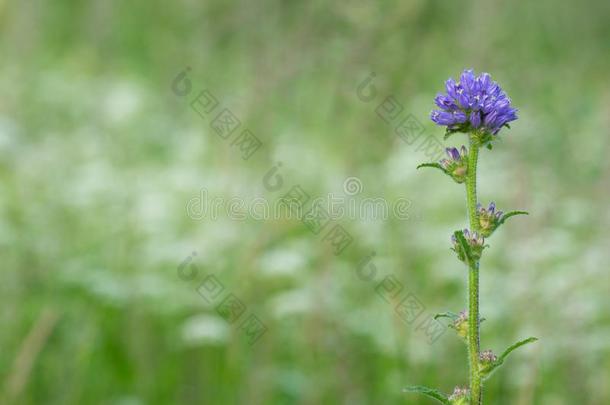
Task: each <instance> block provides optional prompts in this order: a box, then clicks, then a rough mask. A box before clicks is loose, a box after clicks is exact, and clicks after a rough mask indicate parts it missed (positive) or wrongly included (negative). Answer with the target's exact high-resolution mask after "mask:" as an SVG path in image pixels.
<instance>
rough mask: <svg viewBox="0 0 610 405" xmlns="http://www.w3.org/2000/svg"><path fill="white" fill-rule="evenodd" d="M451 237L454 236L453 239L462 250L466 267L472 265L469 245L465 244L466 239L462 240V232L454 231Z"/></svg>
mask: <svg viewBox="0 0 610 405" xmlns="http://www.w3.org/2000/svg"><path fill="white" fill-rule="evenodd" d="M453 235H455V238H456V239H457V241H458V243H459V245H460V247H461V248H462V251H463V252H464V254H465V256H466V263H467V264H468V265H471V264H472V263H473V260H472V250H471V249H470V245H469V244H468V242H466V238H464V233H463V232H462V231H455V232H454V233H453Z"/></svg>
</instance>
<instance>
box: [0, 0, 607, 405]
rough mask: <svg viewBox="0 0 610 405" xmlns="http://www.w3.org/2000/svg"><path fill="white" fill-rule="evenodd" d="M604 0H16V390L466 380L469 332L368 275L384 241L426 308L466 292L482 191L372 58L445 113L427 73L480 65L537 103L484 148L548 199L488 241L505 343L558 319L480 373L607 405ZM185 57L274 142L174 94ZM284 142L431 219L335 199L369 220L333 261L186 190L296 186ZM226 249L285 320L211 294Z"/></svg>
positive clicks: (9, 94) (157, 391) (297, 154)
mask: <svg viewBox="0 0 610 405" xmlns="http://www.w3.org/2000/svg"><path fill="white" fill-rule="evenodd" d="M609 17H610V4H609V3H608V2H602V1H588V2H585V3H583V4H579V3H561V4H558V3H556V2H551V1H550V0H541V1H538V2H523V1H516V2H483V1H469V2H440V1H409V2H398V1H380V2H359V1H355V2H348V3H334V4H329V3H327V2H322V1H317V0H314V1H310V2H284V1H260V2H256V3H253V2H246V1H237V2H222V1H208V2H205V3H198V2H195V1H192V0H181V1H177V2H173V3H171V4H168V3H165V2H160V1H149V2H137V1H136V2H120V1H91V2H77V1H57V2H42V1H40V0H38V1H30V2H0V30H1V33H2V35H1V37H0V52H1V53H0V54H1V55H2V58H1V59H0V72H1V73H0V88H1V89H2V95H3V96H2V97H1V98H0V187H1V188H0V210H1V213H2V214H1V216H0V221H1V222H0V252H1V254H2V256H1V258H2V265H3V266H2V267H3V271H2V273H1V279H0V281H1V282H0V291H1V297H2V298H1V302H0V305H1V307H2V308H3V310H2V312H1V316H0V325H1V326H0V345H1V347H2V348H3V350H2V351H1V353H0V373H1V375H2V381H3V387H2V388H1V389H2V392H3V398H4V402H6V403H15V404H38V403H44V404H73V403H74V404H76V403H79V404H80V403H91V404H167V403H177V404H187V403H188V404H191V403H205V404H231V403H248V404H263V403H274V404H275V403H277V404H288V403H299V404H318V403H324V404H325V403H349V404H367V403H404V404H419V403H422V404H423V403H428V402H425V399H422V398H418V397H413V396H406V395H405V394H402V393H401V389H402V387H404V386H406V385H410V384H426V385H430V386H437V387H439V388H441V389H442V390H444V391H448V392H450V391H451V390H452V388H453V386H454V385H463V384H466V382H467V381H466V379H467V372H466V369H465V364H466V363H465V350H464V348H463V346H462V345H461V344H460V343H459V342H457V340H456V339H454V337H453V336H451V333H450V332H449V333H446V334H445V335H443V337H442V338H441V339H440V340H439V341H438V342H436V343H435V344H434V345H433V346H430V345H428V343H427V342H426V339H425V336H424V335H423V334H422V333H421V331H415V330H414V329H415V328H414V327H413V326H409V325H406V324H404V323H403V322H402V321H400V319H399V318H398V317H397V316H396V315H395V314H394V313H393V311H392V309H391V306H390V305H389V304H387V303H385V302H384V301H383V300H381V299H380V298H379V297H378V296H377V295H376V293H375V291H374V286H375V284H374V283H366V282H363V281H361V280H360V279H358V278H357V277H356V276H355V272H354V269H355V268H356V266H357V264H358V263H359V262H360V260H361V259H362V258H363V257H364V256H366V255H367V254H369V253H370V252H371V251H373V250H374V251H375V252H376V253H377V256H376V258H375V264H376V265H377V266H378V268H379V269H380V274H390V273H391V274H394V275H396V276H397V277H398V278H399V279H400V280H401V282H402V283H404V285H405V288H406V289H408V290H410V291H412V292H414V293H415V294H416V295H417V297H418V298H419V299H420V300H421V301H422V302H423V303H424V305H425V306H426V311H427V313H433V312H437V311H444V310H454V311H458V310H460V309H461V308H462V307H463V306H464V297H465V291H464V289H465V283H464V280H465V273H464V270H463V269H462V268H461V267H460V266H459V265H458V264H457V263H456V262H455V260H454V259H453V257H452V255H451V253H452V252H450V251H449V250H448V235H450V233H451V231H452V230H453V229H457V228H459V227H460V226H462V225H461V224H463V223H464V213H465V211H464V207H463V192H462V190H461V189H460V188H459V187H457V186H452V185H450V184H449V183H447V181H446V179H442V178H440V177H439V176H438V175H437V174H436V173H429V172H423V171H422V172H419V173H416V172H415V169H414V168H415V166H416V165H417V164H418V163H420V162H422V161H424V160H426V157H425V156H424V155H423V154H422V153H421V152H416V151H415V148H414V147H413V146H409V145H406V144H404V143H403V142H401V141H400V140H399V139H398V138H397V137H396V136H395V135H394V134H393V132H392V130H391V128H390V127H389V126H388V125H386V124H384V123H383V121H381V120H380V119H379V118H378V117H377V116H376V114H375V112H374V108H375V105H376V104H378V101H381V98H379V99H378V100H376V101H375V103H371V104H365V103H363V102H361V101H360V100H359V99H358V98H357V96H356V93H355V88H356V86H357V85H358V83H360V82H361V81H362V80H363V79H364V78H365V77H366V76H367V75H368V74H369V73H370V72H371V71H374V72H376V73H377V78H376V81H375V85H376V86H377V89H378V91H379V94H380V97H385V96H387V95H390V94H391V95H394V96H395V97H396V99H397V100H399V101H400V102H401V103H402V104H403V105H404V107H405V111H406V112H409V113H412V114H414V116H416V117H417V118H418V119H419V120H420V121H421V122H422V123H423V124H424V125H425V127H426V131H427V133H429V134H437V135H438V136H440V135H441V132H442V131H441V130H440V129H439V128H435V127H434V126H433V125H432V124H431V123H430V122H429V120H428V119H427V115H428V113H429V110H430V109H431V108H432V98H433V96H434V95H435V94H436V92H438V91H441V90H442V88H443V81H444V80H445V79H446V78H447V77H449V76H455V75H457V74H458V73H459V72H460V71H461V69H463V68H464V67H473V68H475V69H476V70H477V71H488V72H490V73H491V74H492V75H493V76H494V79H496V80H498V81H499V82H500V83H501V84H502V86H503V87H504V88H505V89H506V91H507V92H508V93H509V95H511V97H512V99H513V102H514V104H515V105H516V106H518V107H519V108H520V117H521V119H520V120H519V121H517V122H516V123H515V125H514V126H513V129H512V130H510V131H507V133H506V134H505V136H504V137H503V141H502V142H501V144H500V145H498V147H497V148H496V149H494V151H493V153H485V154H484V155H483V157H482V159H481V160H482V161H481V166H482V174H481V185H480V192H481V196H480V198H481V200H482V201H484V202H486V201H488V200H489V199H491V198H493V199H495V200H496V201H497V202H498V205H499V206H501V207H506V208H508V209H513V208H514V209H527V210H529V211H530V212H531V213H532V215H531V216H530V217H527V218H519V219H515V220H512V221H511V223H509V224H508V225H507V226H506V227H504V228H503V229H502V230H501V231H500V232H499V234H498V235H494V238H493V240H492V241H491V244H492V248H491V249H490V250H489V254H488V255H487V256H486V258H485V260H484V262H483V264H482V269H483V270H482V297H481V299H482V312H483V315H484V316H485V317H486V318H487V319H488V321H486V322H485V324H484V327H483V346H484V348H493V349H494V350H495V351H501V350H503V349H504V347H506V346H508V345H510V344H512V343H513V342H514V341H516V340H518V339H520V338H523V337H526V336H530V335H535V336H538V337H540V339H541V341H540V342H539V343H537V344H536V345H533V346H532V347H530V348H528V349H525V350H523V351H522V353H519V354H516V355H515V356H514V357H513V358H511V359H510V360H509V361H508V362H507V364H506V365H505V367H504V368H503V369H502V370H501V371H500V372H498V373H497V374H496V375H495V376H494V377H493V379H492V380H491V381H490V382H489V384H488V385H487V387H486V393H485V396H486V398H488V399H489V402H490V403H494V404H511V405H513V404H545V405H547V404H548V405H554V404H573V403H586V404H607V403H609V402H610V389H609V388H608V385H607V384H606V382H607V381H608V380H609V379H610V356H609V351H610V346H609V345H608V342H609V341H610V327H609V326H610V319H609V315H608V314H609V313H610V312H609V311H608V310H609V309H610V308H609V307H608V298H607V297H608V285H609V283H608V282H609V281H610V280H609V277H608V270H607V263H608V261H609V259H610V254H609V253H608V246H609V244H610V237H609V236H608V232H607V229H608V226H609V225H610V214H609V213H608V209H607V208H608V199H609V197H610V195H609V185H610V164H609V160H608V159H607V156H608V152H610V137H609V136H608V126H609V125H608V124H609V123H610V122H609V119H608V117H609V116H610V115H609V112H610V92H609V88H608V82H609V74H608V72H609V71H610V70H609V68H610V52H608V44H609V43H610V42H609V40H610V25H608V24H607V21H608V18H609ZM187 65H188V66H191V67H192V75H191V79H192V81H193V85H194V87H195V88H196V89H203V88H209V89H210V90H211V91H212V92H213V93H214V94H215V95H216V96H217V97H218V98H219V100H220V101H221V103H222V104H223V105H226V106H228V107H229V108H230V109H231V110H232V111H233V112H234V113H235V114H236V115H237V116H238V117H239V119H240V120H241V121H242V123H243V124H244V125H245V126H247V127H248V128H250V129H251V130H252V131H253V132H254V133H255V134H256V135H257V136H258V137H259V138H260V139H261V140H262V141H263V142H264V147H263V148H262V149H261V151H260V152H258V154H257V155H256V157H255V158H252V159H251V160H249V161H247V162H244V161H242V160H241V159H240V157H239V155H238V154H237V153H236V152H235V150H234V149H232V148H231V147H230V145H229V143H228V142H223V141H222V140H221V139H220V138H218V137H217V136H216V135H214V133H213V132H211V131H210V130H209V125H208V122H206V121H204V120H202V119H201V118H199V116H197V114H195V113H194V112H193V111H192V110H190V109H189V108H188V104H187V103H186V102H184V101H183V100H181V99H179V98H177V97H176V96H175V95H174V94H173V93H172V92H171V89H170V84H171V81H172V80H173V78H174V77H175V76H176V74H178V72H179V71H181V70H182V69H183V68H184V67H185V66H187ZM373 104H375V105H373ZM455 142H458V140H457V139H456V140H455ZM277 161H282V162H283V172H282V174H283V175H284V177H285V178H286V179H287V186H288V185H292V184H297V183H298V184H301V185H302V186H303V187H304V188H306V189H307V190H309V191H310V192H311V193H312V194H314V195H316V196H323V195H327V194H328V193H331V192H332V193H335V194H340V193H341V191H342V185H343V180H344V179H345V178H346V177H349V176H357V177H358V178H360V179H361V180H362V182H363V184H364V191H363V194H362V197H380V196H381V197H385V198H387V199H388V200H391V201H392V200H395V199H397V198H399V197H403V198H408V199H410V200H411V201H412V210H413V213H414V216H413V218H412V219H410V220H408V221H399V220H396V219H394V218H391V219H389V220H387V221H383V222H373V223H369V222H365V221H360V220H343V221H341V224H342V225H343V226H345V227H346V228H347V229H348V230H349V232H350V233H351V234H352V235H353V236H354V239H355V241H354V243H353V244H352V246H350V248H349V249H348V250H346V252H345V253H344V254H342V255H341V256H339V257H338V258H337V257H334V256H333V255H332V254H331V252H330V251H329V249H328V248H327V247H326V246H325V244H324V243H322V242H321V240H320V239H321V238H320V237H315V236H314V235H312V234H311V233H309V232H308V231H307V229H306V228H305V227H304V226H303V225H302V224H301V223H300V222H298V221H287V220H286V221H254V220H247V221H243V222H238V221H231V220H229V219H228V218H221V219H218V220H216V221H209V220H203V221H194V220H192V219H190V218H189V217H188V216H187V215H186V212H185V205H186V202H187V201H188V200H189V199H190V198H192V197H194V196H196V195H197V194H198V192H199V190H200V189H201V188H202V187H206V188H207V189H208V190H213V191H214V192H215V193H216V195H219V196H226V197H227V198H229V197H233V196H237V197H244V198H247V197H252V196H266V197H267V198H269V199H271V200H273V199H275V198H277V197H278V195H274V194H272V193H266V192H265V190H264V188H263V187H262V183H261V179H262V177H263V175H264V174H265V173H266V172H267V170H268V169H269V168H270V167H271V166H272V165H273V164H275V163H276V162H277ZM415 213H417V215H415ZM194 250H196V251H197V252H198V256H197V257H196V259H195V262H196V264H197V266H198V267H199V269H200V272H199V278H198V280H195V281H193V282H190V283H187V282H185V281H182V280H181V279H179V278H178V277H177V275H176V268H177V266H178V265H179V264H180V262H182V261H183V260H184V258H185V257H186V256H188V255H189V254H191V252H192V251H194ZM208 273H214V274H216V275H217V276H218V277H219V279H221V280H222V282H223V283H224V284H225V285H226V286H228V289H229V290H230V291H231V292H233V293H235V294H236V295H237V296H238V297H239V298H240V299H241V300H242V301H243V302H244V303H245V304H246V305H247V307H248V311H249V312H252V313H255V314H256V315H257V316H258V317H259V318H261V320H263V322H264V323H265V324H266V325H267V327H268V328H269V331H268V332H267V333H266V334H265V335H264V336H263V337H262V338H261V340H260V341H259V342H257V343H256V345H254V346H253V347H250V346H248V345H247V343H246V341H245V339H244V336H243V335H242V334H240V332H239V330H238V328H237V327H234V326H230V325H228V324H227V323H226V322H224V321H223V320H222V319H221V318H220V317H218V315H217V314H216V312H215V311H214V308H212V307H209V306H206V305H205V302H204V301H203V300H202V299H201V297H200V296H199V295H198V294H197V292H196V291H195V287H196V286H197V281H201V278H202V276H203V274H208ZM45 310H46V311H47V312H45ZM49 311H50V312H49ZM44 314H52V315H44ZM51 321H52V322H51ZM219 321H220V322H219ZM45 328H46V329H47V330H48V333H45ZM28 337H30V338H28ZM28 342H29V343H28ZM28 364H29V367H28Z"/></svg>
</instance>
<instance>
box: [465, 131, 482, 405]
mask: <svg viewBox="0 0 610 405" xmlns="http://www.w3.org/2000/svg"><path fill="white" fill-rule="evenodd" d="M478 157H479V145H478V143H477V142H476V141H475V140H473V139H472V138H471V141H470V154H469V155H468V173H467V177H466V197H467V201H468V217H469V220H470V231H471V232H478V230H479V226H478V222H477V159H478ZM479 324H480V322H479V262H478V261H477V262H474V263H470V264H469V271H468V360H469V364H470V398H471V404H472V405H480V404H482V400H481V375H480V373H479V353H480V350H481V349H480V341H479Z"/></svg>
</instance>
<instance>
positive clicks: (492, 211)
mask: <svg viewBox="0 0 610 405" xmlns="http://www.w3.org/2000/svg"><path fill="white" fill-rule="evenodd" d="M502 214H504V213H503V212H502V211H496V204H495V203H494V202H493V201H492V202H491V203H490V204H489V207H488V208H484V207H482V206H481V204H477V220H478V222H479V228H480V232H481V235H482V236H484V237H486V238H487V237H489V236H490V235H491V234H492V233H493V231H495V230H496V228H497V227H498V226H499V225H500V220H501V219H502Z"/></svg>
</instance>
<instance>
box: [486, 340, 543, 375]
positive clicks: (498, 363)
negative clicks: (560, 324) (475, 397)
mask: <svg viewBox="0 0 610 405" xmlns="http://www.w3.org/2000/svg"><path fill="white" fill-rule="evenodd" d="M537 340H538V338H535V337H529V338H527V339H523V340H520V341H518V342H517V343H515V344H514V345H512V346H510V347H509V348H508V349H506V350H504V353H502V355H501V356H500V357H498V360H496V361H494V362H493V363H491V364H490V365H489V366H487V367H486V368H484V369H483V370H481V376H483V377H484V378H485V379H487V378H489V377H490V376H491V374H492V372H494V371H495V370H496V369H497V368H498V367H500V366H501V365H502V364H503V363H504V360H506V357H507V356H508V355H509V354H510V353H511V352H512V351H513V350H515V349H518V348H519V347H521V346H523V345H526V344H528V343H533V342H535V341H537Z"/></svg>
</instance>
